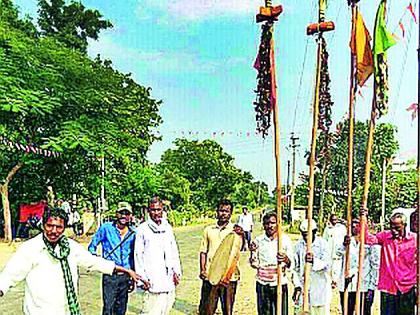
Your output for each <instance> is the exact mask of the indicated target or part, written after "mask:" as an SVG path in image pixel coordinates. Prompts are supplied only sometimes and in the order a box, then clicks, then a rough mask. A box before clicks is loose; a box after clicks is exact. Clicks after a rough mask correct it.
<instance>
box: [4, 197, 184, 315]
mask: <svg viewBox="0 0 420 315" xmlns="http://www.w3.org/2000/svg"><path fill="white" fill-rule="evenodd" d="M148 211H149V219H148V220H146V221H145V222H143V223H141V224H140V225H139V226H138V228H136V229H134V228H133V227H132V224H131V222H132V208H131V206H130V205H129V204H128V203H120V204H119V207H118V208H117V211H116V216H115V220H114V221H113V222H107V223H104V224H102V225H101V226H100V227H99V229H98V231H97V232H96V233H95V235H94V236H93V238H92V241H91V243H90V244H89V247H88V250H86V249H85V248H84V247H83V246H82V245H80V244H79V243H77V242H76V241H74V240H72V239H68V238H67V237H66V236H65V235H64V234H63V233H64V230H65V228H66V227H67V225H68V215H67V213H66V211H65V209H63V208H61V207H55V208H51V207H49V206H46V207H45V209H44V214H43V220H42V222H43V223H42V224H43V232H42V233H41V234H39V235H38V236H36V237H34V238H32V239H30V240H28V241H26V242H24V243H23V244H22V245H21V246H20V247H19V248H18V250H17V251H16V253H15V254H14V255H13V256H12V258H11V259H10V260H9V261H8V263H7V264H6V267H5V268H4V270H3V271H2V272H1V273H0V297H1V296H3V295H4V294H5V293H6V292H7V291H8V290H9V289H10V288H11V287H13V286H15V285H16V284H17V283H18V282H20V281H23V280H25V298H24V304H23V313H24V314H26V315H80V314H81V307H80V303H79V300H78V294H77V287H78V279H79V275H78V267H80V266H81V267H85V268H87V269H88V270H96V271H99V272H101V273H103V277H102V294H103V308H102V314H103V315H124V314H125V313H126V310H127V302H128V294H129V292H130V290H132V289H134V287H137V288H138V291H139V292H140V293H141V294H142V296H143V305H142V307H141V314H144V315H146V314H147V315H167V314H169V311H170V309H171V308H172V305H173V303H174V302H175V287H176V286H177V285H178V284H179V281H180V277H181V263H180V259H179V253H178V248H177V244H176V241H175V237H174V234H173V231H172V228H171V226H170V225H169V223H168V222H167V221H166V220H165V219H163V218H162V214H163V203H162V202H161V200H160V199H159V198H157V197H154V198H153V199H152V200H151V202H150V205H149V208H148ZM99 244H101V245H102V257H98V256H97V255H96V253H97V247H98V245H99ZM87 314H89V313H88V312H87Z"/></svg>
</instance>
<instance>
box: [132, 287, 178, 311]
mask: <svg viewBox="0 0 420 315" xmlns="http://www.w3.org/2000/svg"><path fill="white" fill-rule="evenodd" d="M142 295H143V308H142V310H141V311H140V315H169V312H170V311H171V309H172V306H173V305H174V303H175V291H171V292H162V293H151V292H144V293H142Z"/></svg>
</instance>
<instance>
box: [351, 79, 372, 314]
mask: <svg viewBox="0 0 420 315" xmlns="http://www.w3.org/2000/svg"><path fill="white" fill-rule="evenodd" d="M374 89H375V84H374ZM375 108H376V97H375V95H374V97H373V101H372V111H371V114H370V121H369V135H368V141H367V147H366V160H365V182H364V186H363V197H362V206H361V208H362V209H367V202H368V195H369V186H370V170H371V168H372V163H371V159H372V151H373V136H374V133H375V124H376V111H375ZM360 227H361V228H360V248H359V266H358V274H357V289H356V305H355V314H356V315H359V314H360V290H361V285H362V278H363V261H364V258H365V233H366V231H365V228H366V215H365V214H364V212H363V211H361V213H360Z"/></svg>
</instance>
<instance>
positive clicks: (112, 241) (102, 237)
mask: <svg viewBox="0 0 420 315" xmlns="http://www.w3.org/2000/svg"><path fill="white" fill-rule="evenodd" d="M131 215H132V212H131V206H130V204H128V202H123V203H119V204H118V208H117V211H116V214H115V220H114V221H113V222H106V223H104V224H102V225H101V226H100V228H99V229H98V231H97V232H96V233H95V235H94V236H93V238H92V241H91V243H90V244H89V247H88V249H89V251H90V252H91V253H92V254H96V251H97V247H98V245H99V244H101V245H102V257H104V258H106V259H109V260H112V261H113V262H114V263H115V264H116V265H118V266H121V267H124V268H125V269H134V239H135V231H134V229H132V228H131V227H130V221H131ZM130 285H131V283H130V277H129V276H128V275H127V274H126V273H124V272H114V273H113V274H111V275H107V274H104V275H103V276H102V295H103V307H102V315H124V314H125V313H126V311H127V302H128V293H129V289H130Z"/></svg>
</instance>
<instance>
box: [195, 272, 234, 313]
mask: <svg viewBox="0 0 420 315" xmlns="http://www.w3.org/2000/svg"><path fill="white" fill-rule="evenodd" d="M237 284H238V282H237V281H231V282H229V284H228V285H227V286H222V285H220V284H219V285H212V284H211V283H210V282H209V281H207V280H204V281H203V284H202V286H201V299H200V306H199V313H200V315H213V314H214V313H215V312H216V309H217V303H218V301H219V298H220V302H221V304H222V312H223V315H232V314H233V304H234V303H235V294H236V286H237Z"/></svg>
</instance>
